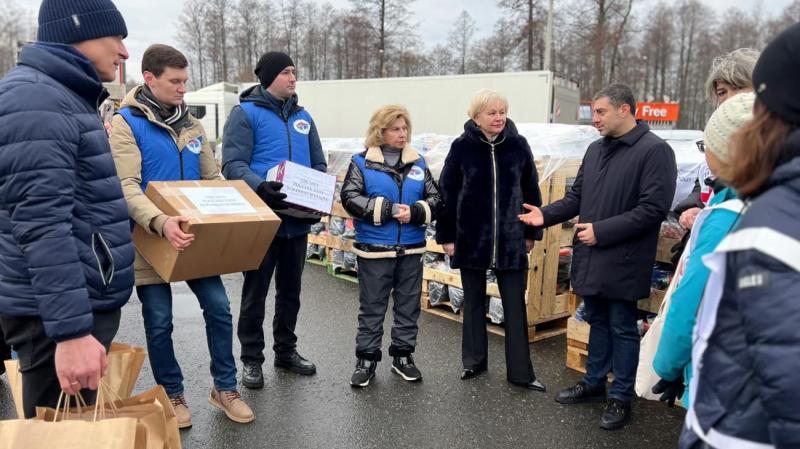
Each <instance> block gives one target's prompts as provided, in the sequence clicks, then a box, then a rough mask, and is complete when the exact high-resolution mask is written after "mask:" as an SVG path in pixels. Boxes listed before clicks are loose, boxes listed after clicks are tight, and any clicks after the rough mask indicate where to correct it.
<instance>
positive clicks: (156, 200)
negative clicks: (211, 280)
mask: <svg viewBox="0 0 800 449" xmlns="http://www.w3.org/2000/svg"><path fill="white" fill-rule="evenodd" d="M145 195H147V197H148V198H150V201H152V202H153V204H155V205H156V207H158V208H159V209H161V210H162V211H163V212H164V213H165V214H167V215H170V216H178V215H182V216H184V217H189V218H190V221H189V223H188V226H186V225H184V230H183V231H184V232H186V233H189V234H194V241H193V242H192V243H191V244H190V245H189V246H188V247H187V248H186V249H184V250H183V251H178V250H176V249H175V248H173V247H172V245H170V243H169V242H168V241H167V239H165V238H162V237H159V236H158V235H157V234H148V233H147V232H146V231H145V230H144V229H143V228H142V227H141V226H139V225H138V224H137V225H136V227H135V228H134V230H133V243H134V245H135V246H136V250H137V251H139V254H141V255H142V256H143V257H144V259H145V260H146V261H147V262H148V263H149V264H150V265H152V266H153V268H154V269H155V270H156V273H158V275H159V276H161V278H162V279H164V280H165V281H167V282H176V281H185V280H188V279H197V278H202V277H207V276H215V275H219V274H225V273H234V272H240V271H249V270H255V269H257V268H258V267H259V265H260V264H261V261H262V260H263V259H264V255H265V254H266V253H267V249H269V245H270V243H272V239H273V238H274V237H275V233H276V232H278V227H279V226H280V224H281V220H280V218H278V216H277V215H275V213H274V212H272V210H271V209H270V208H269V207H267V205H266V204H264V202H263V201H261V198H259V197H258V195H257V194H256V193H255V192H253V190H252V189H251V188H250V187H249V186H248V185H247V184H246V183H245V182H244V181H239V180H237V181H152V182H150V183H149V184H148V185H147V190H146V191H145Z"/></svg>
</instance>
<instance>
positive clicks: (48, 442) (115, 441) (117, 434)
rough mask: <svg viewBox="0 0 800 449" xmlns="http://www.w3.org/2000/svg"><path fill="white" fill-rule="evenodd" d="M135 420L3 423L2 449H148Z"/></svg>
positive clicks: (12, 421)
mask: <svg viewBox="0 0 800 449" xmlns="http://www.w3.org/2000/svg"><path fill="white" fill-rule="evenodd" d="M145 432H146V430H145V428H144V427H143V426H140V425H139V424H138V423H137V421H136V420H135V419H133V418H113V419H104V420H100V421H96V422H89V421H58V422H50V421H42V420H24V419H14V420H8V421H0V435H2V437H0V449H55V448H58V449H145V446H144V443H145Z"/></svg>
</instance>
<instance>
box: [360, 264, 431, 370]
mask: <svg viewBox="0 0 800 449" xmlns="http://www.w3.org/2000/svg"><path fill="white" fill-rule="evenodd" d="M358 292H359V295H358V299H359V304H360V308H359V312H358V335H356V357H359V358H365V359H369V360H380V359H381V338H382V337H383V320H384V317H385V316H386V310H387V309H388V308H389V294H390V293H391V294H392V296H393V297H394V306H393V307H392V312H393V314H394V322H393V323H392V344H391V346H389V355H390V356H392V357H405V356H407V355H409V354H411V353H413V352H414V348H415V347H416V346H417V331H418V329H419V328H418V327H417V320H418V319H419V312H420V303H419V301H420V299H419V297H420V293H421V292H422V258H421V257H420V255H419V254H410V255H407V256H401V257H397V258H384V259H366V258H363V257H359V258H358Z"/></svg>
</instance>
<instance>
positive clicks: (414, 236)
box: [353, 154, 425, 245]
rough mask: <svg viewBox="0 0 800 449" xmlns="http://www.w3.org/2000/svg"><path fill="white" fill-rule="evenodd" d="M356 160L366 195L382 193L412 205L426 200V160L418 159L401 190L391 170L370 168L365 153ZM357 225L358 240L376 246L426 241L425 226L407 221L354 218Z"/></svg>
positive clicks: (358, 155)
mask: <svg viewBox="0 0 800 449" xmlns="http://www.w3.org/2000/svg"><path fill="white" fill-rule="evenodd" d="M353 162H354V163H355V164H356V165H357V166H358V168H359V169H361V173H363V174H364V188H365V189H366V196H368V197H370V198H373V197H378V196H382V197H384V198H387V199H389V200H391V201H392V202H394V203H401V204H407V205H409V206H410V205H412V204H414V203H416V202H417V201H419V200H422V199H425V161H424V160H423V159H422V158H419V160H417V161H416V162H415V163H414V165H413V167H411V170H410V171H409V172H408V175H407V176H406V177H405V179H404V180H403V188H402V192H401V190H400V188H399V187H398V185H397V182H396V181H395V179H394V178H393V177H392V176H391V175H389V174H388V173H385V172H382V171H380V170H373V169H370V168H367V163H366V162H367V161H366V158H365V156H364V155H361V154H357V155H355V156H353ZM353 222H354V224H355V228H356V241H357V242H359V243H367V244H373V245H398V244H399V245H413V244H417V243H422V242H424V241H425V226H419V225H413V224H404V225H401V224H400V222H398V221H397V220H390V221H389V222H388V223H384V224H382V225H380V226H375V224H374V222H373V221H371V220H360V219H354V220H353Z"/></svg>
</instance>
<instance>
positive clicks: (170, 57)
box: [142, 44, 189, 77]
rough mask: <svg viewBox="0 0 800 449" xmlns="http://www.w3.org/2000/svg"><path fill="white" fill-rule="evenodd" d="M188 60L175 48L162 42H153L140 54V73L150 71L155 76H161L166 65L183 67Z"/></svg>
mask: <svg viewBox="0 0 800 449" xmlns="http://www.w3.org/2000/svg"><path fill="white" fill-rule="evenodd" d="M188 66H189V61H187V60H186V56H184V55H183V53H181V52H180V51H178V50H177V49H175V48H173V47H170V46H169V45H164V44H153V45H151V46H149V47H147V50H145V51H144V55H143V56H142V73H144V72H150V73H152V74H153V75H155V76H156V77H159V76H161V74H162V73H164V70H165V69H166V68H167V67H172V68H174V69H185V68H186V67H188Z"/></svg>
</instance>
